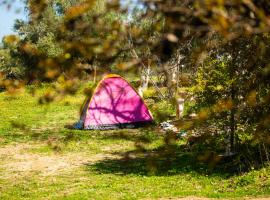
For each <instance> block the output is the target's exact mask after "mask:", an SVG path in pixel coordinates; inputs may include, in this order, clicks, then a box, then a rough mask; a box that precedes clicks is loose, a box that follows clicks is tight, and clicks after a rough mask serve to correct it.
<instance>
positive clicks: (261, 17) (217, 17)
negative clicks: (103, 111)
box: [0, 0, 270, 161]
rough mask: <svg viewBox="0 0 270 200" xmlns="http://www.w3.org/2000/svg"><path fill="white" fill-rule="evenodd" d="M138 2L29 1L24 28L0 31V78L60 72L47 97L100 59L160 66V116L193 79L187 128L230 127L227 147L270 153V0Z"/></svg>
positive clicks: (265, 156)
mask: <svg viewBox="0 0 270 200" xmlns="http://www.w3.org/2000/svg"><path fill="white" fill-rule="evenodd" d="M0 2H1V1H0ZM4 2H5V1H2V2H1V3H4ZM135 5H137V7H136V6H135V8H136V9H134V10H133V11H132V9H129V8H123V5H122V4H121V1H118V0H113V1H105V0H99V1H97V0H85V1H82V0H80V1H73V0H61V1H60V0H59V1H50V0H42V1H35V0H28V1H26V8H27V10H28V12H29V21H27V22H22V21H17V22H16V24H15V29H16V30H17V33H18V35H19V36H12V35H11V36H7V37H5V39H4V41H3V43H4V45H3V47H2V48H1V51H0V56H1V57H0V67H1V68H0V69H1V73H0V87H2V88H5V89H6V90H9V91H14V88H17V87H21V86H22V85H23V84H29V83H36V82H40V81H50V82H54V83H55V84H54V86H53V88H52V89H51V91H50V92H48V93H46V94H45V95H44V98H43V99H42V100H41V102H50V101H53V100H54V99H55V98H56V97H57V96H58V95H59V94H60V95H65V94H75V93H76V91H77V90H78V88H79V86H78V84H79V83H80V80H82V79H83V78H85V77H89V75H92V74H93V72H94V71H95V69H94V67H97V68H98V70H99V71H100V72H101V73H102V72H105V73H108V72H111V71H113V70H116V69H117V70H119V71H120V70H122V71H124V72H123V73H125V72H128V71H132V72H134V73H135V74H138V68H139V66H151V67H152V68H154V67H156V68H158V70H156V71H157V73H159V72H160V73H162V75H160V76H158V75H157V77H158V81H157V82H158V83H160V82H161V80H163V79H164V82H165V84H163V85H162V83H161V85H162V86H164V85H165V86H166V94H167V95H166V96H164V98H167V97H168V98H169V99H170V100H168V99H166V101H161V102H159V103H156V102H155V103H154V104H153V106H152V109H154V110H157V112H156V113H159V111H160V114H157V116H155V117H156V119H157V121H163V120H167V119H168V116H169V115H170V114H171V113H173V111H172V110H173V106H172V109H171V105H169V104H168V103H167V102H168V101H171V100H172V99H174V98H177V97H178V96H179V94H178V92H179V87H187V86H190V88H189V89H188V90H187V91H189V92H190V93H191V94H189V95H190V96H191V97H192V98H194V99H195V102H196V103H195V104H194V105H191V106H190V107H193V108H191V110H192V111H194V112H196V113H197V117H196V118H195V120H194V119H189V118H188V116H187V118H188V119H187V120H190V121H188V122H187V121H184V122H183V121H182V122H180V123H179V127H180V128H181V124H183V125H184V128H185V129H196V131H194V132H195V133H193V135H196V136H198V135H199V136H202V135H207V134H208V133H211V134H210V135H212V136H215V137H216V138H219V137H221V138H222V137H224V139H225V140H229V141H228V142H223V141H224V139H220V140H219V141H222V143H227V144H222V145H221V144H220V145H221V146H223V147H224V148H223V150H224V151H225V149H226V148H227V147H229V148H230V152H233V153H235V152H237V151H240V150H241V149H242V146H243V145H245V144H248V146H249V147H248V148H253V147H254V149H253V150H252V152H254V153H253V155H252V156H253V157H254V159H256V157H257V153H258V152H259V153H260V155H261V158H262V159H261V160H262V161H264V160H268V161H269V147H270V137H269V128H270V127H269V124H270V123H269V122H270V110H269V109H270V108H269V103H270V102H269V101H270V93H269V89H270V88H269V76H270V66H269V58H270V57H269V56H270V52H269V50H270V46H269V44H270V43H269V32H270V29H269V27H270V17H269V16H270V3H269V1H266V0H260V1H255V0H243V1H238V0H232V1H215V0H208V1H201V0H184V1H180V0H171V1H166V0H160V1H155V0H147V1H145V0H141V1H136V2H135ZM110 66H113V67H110ZM176 72H177V73H178V75H177V73H176ZM10 74H15V76H11V75H10ZM17 74H18V75H17ZM179 74H180V75H179ZM155 87H157V86H156V85H155ZM147 93H148V94H147ZM146 94H147V98H150V97H151V96H153V95H154V94H153V92H150V90H149V91H146ZM190 112H191V111H190ZM187 113H188V112H187ZM184 120H186V119H184ZM180 121H181V120H180ZM206 124H207V126H208V128H207V129H205V128H204V125H206ZM212 126H214V128H215V129H216V130H217V131H214V133H213V134H212V132H211V131H210V130H209V129H211V127H212ZM197 130H198V131H197ZM247 138H248V139H247ZM204 141H205V139H203V140H201V141H199V142H200V143H203V142H204ZM216 144H219V142H217V143H216ZM226 145H227V147H226ZM209 146H212V147H214V146H217V145H213V144H212V143H209ZM226 151H227V150H226Z"/></svg>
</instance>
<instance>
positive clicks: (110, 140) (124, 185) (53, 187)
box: [0, 87, 270, 199]
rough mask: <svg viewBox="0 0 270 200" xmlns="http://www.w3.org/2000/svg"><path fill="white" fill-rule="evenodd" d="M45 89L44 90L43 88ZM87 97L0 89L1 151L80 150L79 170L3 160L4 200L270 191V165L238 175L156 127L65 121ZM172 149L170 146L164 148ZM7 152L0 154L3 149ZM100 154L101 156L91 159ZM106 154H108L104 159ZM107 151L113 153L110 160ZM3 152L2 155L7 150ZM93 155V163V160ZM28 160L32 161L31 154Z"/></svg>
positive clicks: (43, 153) (232, 194)
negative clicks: (74, 126) (43, 101)
mask: <svg viewBox="0 0 270 200" xmlns="http://www.w3.org/2000/svg"><path fill="white" fill-rule="evenodd" d="M45 90H46V87H42V88H40V89H39V90H38V94H42V93H44V92H45ZM83 100H84V96H83V95H82V94H80V93H79V94H78V95H76V96H72V97H65V98H64V99H62V100H59V101H56V102H53V103H51V104H49V105H39V104H38V103H37V99H35V98H34V97H32V96H31V95H30V94H28V93H25V92H24V93H22V94H19V95H16V96H8V95H7V94H5V93H1V94H0V110H1V112H0V119H1V123H0V150H1V149H4V148H5V147H7V146H8V147H10V149H12V147H13V146H15V145H21V146H23V145H27V146H28V148H24V149H23V150H22V151H20V152H19V153H18V155H16V156H17V157H18V158H20V159H21V157H22V156H23V155H38V156H40V157H42V156H48V157H54V156H55V155H57V156H65V157H66V158H68V156H69V155H75V156H76V155H78V156H79V155H80V156H81V157H83V158H85V162H82V164H80V165H78V166H76V167H75V168H70V169H66V170H63V171H59V172H57V173H54V174H53V175H46V174H44V173H43V172H42V171H35V170H28V171H18V170H10V169H7V168H5V164H7V163H9V164H10V163H11V164H12V163H13V162H14V161H16V162H20V160H19V159H18V158H17V157H12V156H11V154H10V153H6V154H3V155H2V158H3V161H2V162H1V163H0V199H144V198H145V199H157V198H169V197H184V196H202V197H212V198H239V199H242V198H243V197H246V196H251V197H254V196H267V195H270V181H269V180H270V177H269V176H270V175H269V174H270V168H269V167H265V168H262V169H260V170H253V171H251V172H248V173H244V174H240V175H235V174H226V173H224V172H222V171H218V170H216V171H215V170H211V171H210V170H209V167H208V165H207V164H204V163H200V162H198V160H197V159H196V158H197V155H194V154H192V153H190V152H188V151H187V150H186V149H185V146H183V144H184V141H181V140H180V141H178V142H177V143H176V144H174V145H172V146H169V147H164V146H163V145H164V144H163V138H162V134H161V133H159V131H158V130H157V129H156V127H150V128H147V129H146V128H141V129H135V130H114V131H78V130H68V129H65V128H64V126H65V125H66V124H71V123H73V122H75V121H76V120H77V119H78V110H79V107H80V105H81V103H82V102H83ZM164 148H167V149H164ZM0 154H1V151H0ZM94 155H100V156H101V157H100V159H99V160H97V161H91V158H92V156H94ZM102 155H104V157H102ZM106 155H111V157H109V158H107V157H106ZM0 157H1V155H0ZM89 160H90V161H89ZM24 161H25V162H27V158H26V159H24Z"/></svg>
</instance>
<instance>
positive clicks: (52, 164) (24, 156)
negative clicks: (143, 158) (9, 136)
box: [0, 144, 115, 176]
mask: <svg viewBox="0 0 270 200" xmlns="http://www.w3.org/2000/svg"><path fill="white" fill-rule="evenodd" d="M42 145H44V144H12V145H7V146H5V147H2V148H1V147H0V160H1V161H2V162H1V163H0V168H1V169H3V170H4V171H5V175H11V174H12V175H13V176H14V175H27V174H29V173H31V172H38V173H39V174H40V175H43V176H48V175H54V174H57V173H59V172H62V171H68V170H72V169H74V168H76V167H80V166H83V165H85V164H89V163H94V162H97V161H99V160H102V159H106V158H112V157H113V156H112V155H111V154H106V153H100V154H94V155H89V154H88V155H86V154H85V153H83V152H82V153H66V154H62V153H50V154H49V155H46V154H42V153H32V152H31V150H33V149H35V148H40V147H41V146H42ZM114 157H115V156H114Z"/></svg>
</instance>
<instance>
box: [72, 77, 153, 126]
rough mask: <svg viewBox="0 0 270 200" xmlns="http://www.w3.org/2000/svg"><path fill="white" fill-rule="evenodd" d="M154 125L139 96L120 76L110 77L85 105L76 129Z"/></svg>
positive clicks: (102, 81)
mask: <svg viewBox="0 0 270 200" xmlns="http://www.w3.org/2000/svg"><path fill="white" fill-rule="evenodd" d="M151 122H153V118H152V115H151V113H150V111H149V110H148V108H147V106H146V105H145V103H144V101H143V100H142V98H141V97H140V96H139V94H138V93H137V92H136V91H135V90H134V89H133V87H132V86H131V85H130V84H129V83H128V82H127V81H126V80H125V79H123V78H122V77H121V76H119V75H114V74H112V75H107V76H105V77H104V78H103V79H102V80H101V81H100V82H99V84H98V85H97V87H96V89H95V91H94V93H93V95H92V97H91V99H88V100H87V101H85V104H84V106H83V109H82V113H81V117H80V121H79V122H78V123H77V124H76V125H75V128H77V129H87V130H107V129H118V128H135V127H138V126H141V125H145V124H149V123H151Z"/></svg>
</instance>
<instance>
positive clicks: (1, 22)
mask: <svg viewBox="0 0 270 200" xmlns="http://www.w3.org/2000/svg"><path fill="white" fill-rule="evenodd" d="M0 2H1V1H0ZM18 10H20V12H17V11H18ZM26 17H27V15H26V13H25V11H24V4H23V3H22V2H21V1H20V0H15V1H14V3H12V6H11V8H10V9H7V6H6V5H0V42H1V40H2V38H3V36H4V35H8V34H12V33H14V31H13V25H14V21H15V19H23V20H26Z"/></svg>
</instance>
